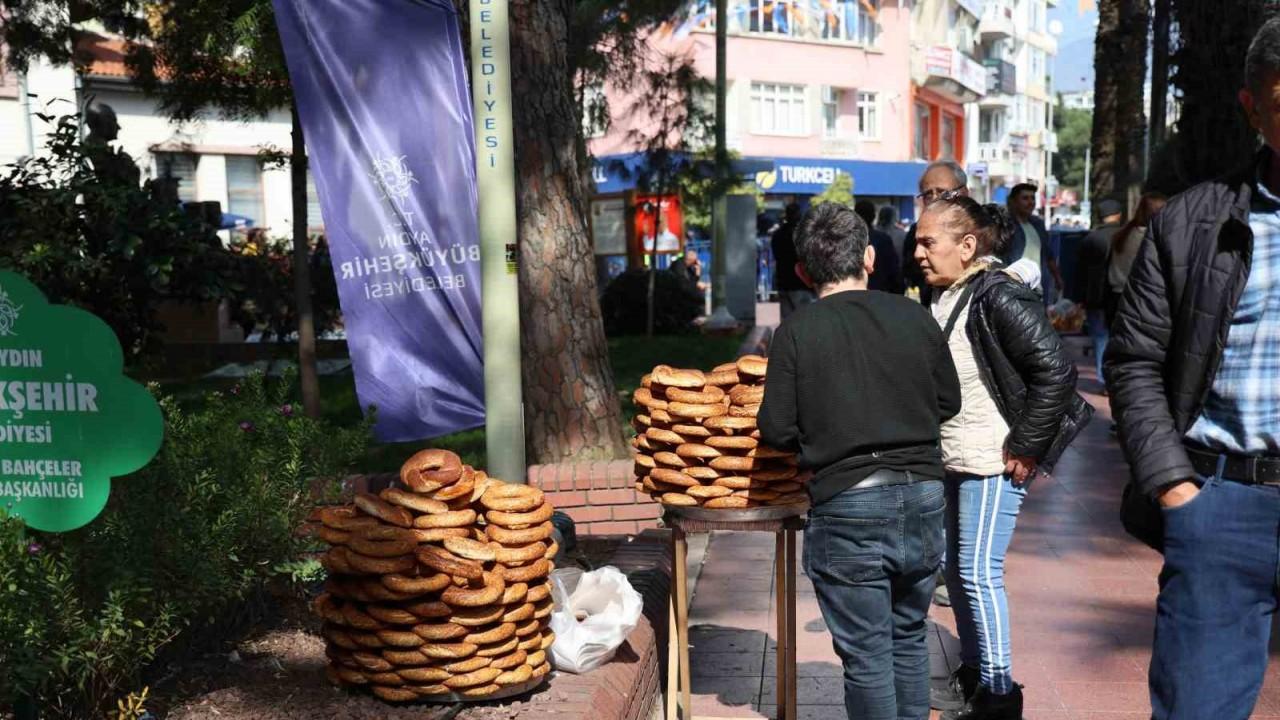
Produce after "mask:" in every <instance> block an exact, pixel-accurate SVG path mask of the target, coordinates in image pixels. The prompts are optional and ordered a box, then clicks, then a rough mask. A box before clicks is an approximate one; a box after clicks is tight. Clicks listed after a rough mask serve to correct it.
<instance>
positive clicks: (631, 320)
mask: <svg viewBox="0 0 1280 720" xmlns="http://www.w3.org/2000/svg"><path fill="white" fill-rule="evenodd" d="M677 262H679V263H680V265H683V264H684V263H683V262H682V261H677ZM650 274H652V275H653V331H654V332H655V333H659V334H665V333H682V332H689V331H690V330H691V329H692V327H693V320H694V318H696V317H698V316H699V315H701V314H702V311H703V304H704V301H703V298H702V293H700V292H698V289H697V288H696V287H695V286H694V285H693V283H691V282H689V281H688V280H687V279H686V278H681V277H679V276H678V275H677V274H676V273H675V272H672V271H670V270H655V271H653V272H652V273H650V271H649V270H646V269H643V268H641V269H636V270H628V271H626V272H624V273H622V274H621V275H619V276H617V277H616V278H614V279H613V280H612V281H610V282H609V285H608V286H607V287H605V289H604V294H603V295H602V296H601V298H600V313H601V315H603V317H604V331H605V333H606V334H607V335H609V336H610V337H613V336H616V335H635V334H643V333H644V332H645V328H646V325H647V312H648V307H647V302H648V301H647V298H648V297H649V276H650Z"/></svg>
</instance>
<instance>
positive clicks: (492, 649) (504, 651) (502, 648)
mask: <svg viewBox="0 0 1280 720" xmlns="http://www.w3.org/2000/svg"><path fill="white" fill-rule="evenodd" d="M519 645H520V638H518V637H516V636H514V635H512V636H511V637H510V638H508V639H506V640H503V641H502V642H500V643H494V644H492V645H486V646H484V647H482V648H480V649H479V650H477V651H476V655H479V656H480V657H488V658H494V657H502V656H503V655H510V654H511V653H513V652H515V651H516V650H517V649H522V648H520V647H519Z"/></svg>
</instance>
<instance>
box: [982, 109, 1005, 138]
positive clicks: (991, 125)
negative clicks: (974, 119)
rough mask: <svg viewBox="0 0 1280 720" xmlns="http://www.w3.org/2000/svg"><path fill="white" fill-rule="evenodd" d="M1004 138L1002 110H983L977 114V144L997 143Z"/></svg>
mask: <svg viewBox="0 0 1280 720" xmlns="http://www.w3.org/2000/svg"><path fill="white" fill-rule="evenodd" d="M1003 136H1004V110H983V111H982V112H981V113H979V114H978V142H980V143H998V142H1000V138H1001V137H1003Z"/></svg>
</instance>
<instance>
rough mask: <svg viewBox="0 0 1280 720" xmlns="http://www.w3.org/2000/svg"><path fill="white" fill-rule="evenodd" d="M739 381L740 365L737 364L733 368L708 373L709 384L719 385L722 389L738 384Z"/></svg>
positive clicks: (709, 385)
mask: <svg viewBox="0 0 1280 720" xmlns="http://www.w3.org/2000/svg"><path fill="white" fill-rule="evenodd" d="M738 381H739V376H738V367H737V366H736V365H735V366H734V367H733V369H732V370H717V371H714V372H712V373H711V374H709V375H707V386H708V387H718V388H720V389H722V390H723V389H724V388H727V387H733V386H734V385H737V384H738Z"/></svg>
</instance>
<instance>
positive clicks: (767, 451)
mask: <svg viewBox="0 0 1280 720" xmlns="http://www.w3.org/2000/svg"><path fill="white" fill-rule="evenodd" d="M747 455H749V456H751V457H754V458H760V459H762V460H765V459H770V458H793V457H795V456H796V455H795V453H789V452H786V451H785V450H779V449H777V448H771V447H769V446H768V445H757V446H756V447H754V448H752V450H751V452H749V453H747Z"/></svg>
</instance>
